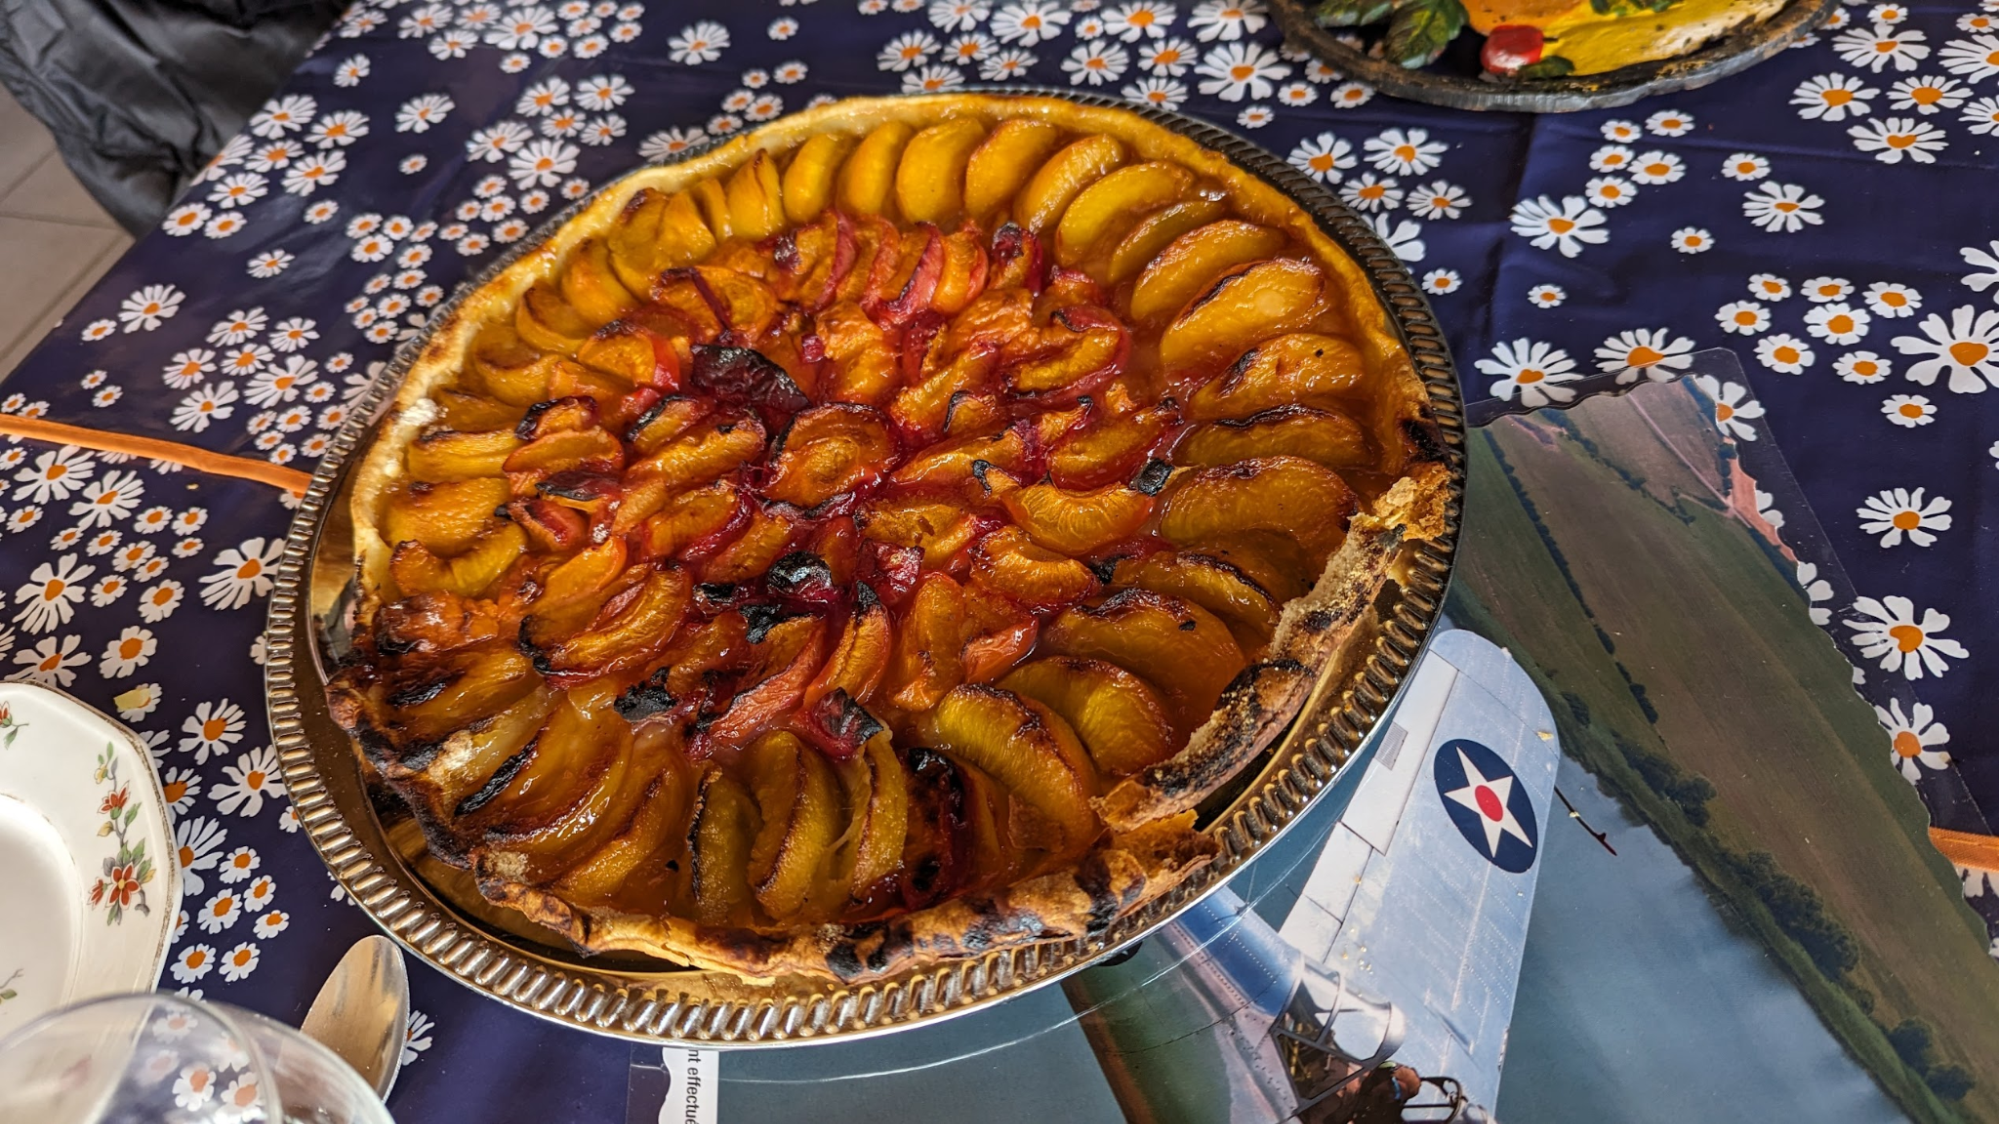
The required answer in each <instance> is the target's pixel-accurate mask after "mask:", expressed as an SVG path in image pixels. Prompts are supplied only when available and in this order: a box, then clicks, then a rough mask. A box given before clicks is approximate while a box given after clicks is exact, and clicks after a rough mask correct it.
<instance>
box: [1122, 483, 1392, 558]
mask: <svg viewBox="0 0 1999 1125" xmlns="http://www.w3.org/2000/svg"><path fill="white" fill-rule="evenodd" d="M1356 504H1357V499H1356V497H1355V496H1354V491H1353V489H1351V488H1348V487H1347V484H1346V482H1345V481H1343V480H1341V479H1340V477H1339V475H1338V474H1337V473H1334V472H1333V471H1332V470H1331V469H1328V468H1326V467H1325V466H1324V465H1320V464H1316V463H1314V462H1311V461H1307V460H1305V459H1303V458H1301V457H1283V456H1279V457H1258V458H1253V459H1251V460H1248V461H1238V462H1236V463H1235V464H1233V465H1228V466H1225V467H1222V468H1216V469H1199V470H1196V471H1194V472H1191V473H1187V474H1185V475H1184V476H1182V477H1180V478H1178V479H1176V480H1175V481H1174V483H1173V485H1172V486H1171V487H1170V488H1169V489H1168V490H1167V494H1166V500H1165V504H1164V505H1162V507H1161V508H1160V514H1159V534H1161V535H1163V536H1165V537H1166V538H1167V539H1170V540H1172V541H1173V542H1175V543H1190V542H1194V541H1197V540H1217V539H1219V540H1222V541H1224V542H1226V541H1227V540H1228V538H1229V536H1231V535H1234V534H1236V533H1239V532H1244V531H1274V532H1277V533H1279V534H1281V535H1284V536H1287V537H1289V538H1290V539H1292V540H1294V541H1295V542H1297V544H1298V545H1299V546H1300V547H1302V548H1304V550H1305V553H1306V555H1307V556H1309V558H1310V560H1311V562H1312V565H1313V566H1315V567H1321V566H1324V565H1325V562H1326V559H1327V558H1328V557H1329V556H1331V555H1332V553H1333V551H1334V550H1336V549H1337V548H1338V547H1339V545H1340V541H1341V540H1343V539H1345V538H1346V529H1347V523H1348V522H1349V521H1350V520H1352V518H1353V513H1354V509H1355V507H1356ZM1315 573H1316V571H1315Z"/></svg>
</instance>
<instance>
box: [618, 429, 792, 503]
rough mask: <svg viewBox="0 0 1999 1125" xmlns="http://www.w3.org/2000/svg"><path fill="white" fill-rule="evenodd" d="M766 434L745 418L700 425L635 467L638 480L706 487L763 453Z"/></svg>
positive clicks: (676, 486) (633, 472)
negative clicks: (647, 477) (639, 477)
mask: <svg viewBox="0 0 1999 1125" xmlns="http://www.w3.org/2000/svg"><path fill="white" fill-rule="evenodd" d="M763 448H764V431H763V427H762V426H761V425H759V424H758V423H757V420H756V419H754V418H751V417H747V416H744V415H734V416H729V417H724V418H719V419H716V420H715V421H712V422H708V423H706V424H704V425H699V426H696V427H694V428H693V429H692V430H689V431H688V432H687V433H684V434H682V435H681V436H679V437H677V438H674V439H673V440H672V441H669V442H667V443H666V444H665V445H663V446H661V447H660V448H659V450H658V452H655V453H653V454H652V455H651V456H648V457H645V458H643V459H641V460H639V461H638V462H636V463H634V464H633V465H632V468H631V471H632V474H633V475H635V476H645V475H650V476H656V477H658V478H660V479H661V480H662V481H664V482H665V483H666V485H667V487H669V488H686V487H690V486H692V485H697V484H706V483H708V482H709V481H711V480H714V479H715V478H716V477H719V476H721V475H722V474H723V473H727V472H733V471H734V470H736V469H739V468H741V467H742V466H743V465H744V464H745V463H746V462H749V461H753V460H755V459H756V458H757V457H758V456H760V455H761V454H762V453H763Z"/></svg>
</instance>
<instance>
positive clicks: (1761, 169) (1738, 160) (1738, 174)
mask: <svg viewBox="0 0 1999 1125" xmlns="http://www.w3.org/2000/svg"><path fill="white" fill-rule="evenodd" d="M1721 174H1722V175H1724V176H1727V177H1728V178H1729V179H1731V180H1744V181H1751V180H1760V179H1762V178H1763V177H1765V176H1767V175H1769V174H1770V162H1769V161H1768V160H1766V159H1764V158H1763V157H1761V156H1758V155H1756V154H1755V153H1753V152H1737V153H1732V154H1730V155H1729V157H1728V159H1726V160H1724V161H1722V162H1721Z"/></svg>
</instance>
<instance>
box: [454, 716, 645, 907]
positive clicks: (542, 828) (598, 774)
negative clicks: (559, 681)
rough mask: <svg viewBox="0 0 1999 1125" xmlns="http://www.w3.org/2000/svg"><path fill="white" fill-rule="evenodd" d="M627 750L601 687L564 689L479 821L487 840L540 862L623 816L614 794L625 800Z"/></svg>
mask: <svg viewBox="0 0 1999 1125" xmlns="http://www.w3.org/2000/svg"><path fill="white" fill-rule="evenodd" d="M631 749H632V728H631V727H630V726H628V725H627V724H626V723H625V721H624V720H623V719H621V718H619V717H618V713H617V711H616V710H614V709H613V708H612V706H611V695H610V692H609V689H608V686H607V685H591V686H590V687H588V688H585V689H581V690H577V691H572V692H570V693H569V694H568V697H567V698H566V699H565V700H564V701H563V703H562V704H561V705H559V706H558V707H556V709H555V712H554V713H553V714H551V715H550V716H549V719H548V724H547V725H546V726H544V727H542V728H541V733H540V734H539V735H536V736H535V740H534V746H533V749H532V750H531V751H530V752H529V754H528V760H527V763H526V765H524V766H523V767H522V768H521V770H520V772H519V773H517V774H515V776H514V779H513V781H512V782H511V783H510V784H509V785H508V786H507V788H506V790H505V791H504V792H502V793H501V794H500V795H499V796H498V797H496V798H495V799H494V800H493V802H492V803H491V804H490V805H488V806H487V807H486V809H485V810H484V811H483V813H482V814H481V815H480V816H479V817H478V823H480V824H481V825H483V827H484V834H485V836H486V839H487V841H488V842H490V843H495V844H504V846H505V848H506V850H508V851H511V852H516V853H524V854H526V855H527V856H528V857H529V858H530V859H532V860H539V861H541V863H543V864H546V863H549V862H553V861H558V857H559V856H560V855H561V853H562V852H564V851H565V850H568V849H570V848H572V847H575V846H578V845H582V844H585V843H587V842H588V840H589V837H590V836H591V835H592V833H593V831H594V830H595V829H597V828H598V827H599V826H600V825H601V823H602V822H603V821H606V820H613V819H622V817H618V816H616V815H615V814H614V812H613V809H614V807H615V806H616V805H618V804H619V803H620V801H619V798H620V796H623V797H625V799H626V800H625V803H627V804H629V803H630V797H631V796H632V795H633V794H632V791H631V790H630V789H628V788H627V787H626V786H625V785H624V781H625V778H626V775H627V772H628V770H629V767H630V765H631ZM627 814H629V810H627ZM571 858H572V859H573V858H575V857H574V856H572V857H571ZM551 874H553V872H551V871H547V870H546V869H544V870H541V871H535V872H533V874H532V876H531V877H536V878H546V877H548V876H549V875H551Z"/></svg>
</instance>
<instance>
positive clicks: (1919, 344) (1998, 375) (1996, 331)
mask: <svg viewBox="0 0 1999 1125" xmlns="http://www.w3.org/2000/svg"><path fill="white" fill-rule="evenodd" d="M1917 327H1918V329H1919V330H1920V331H1921V332H1922V333H1923V334H1922V335H1921V336H1897V337H1895V338H1894V340H1892V341H1891V343H1893V344H1894V345H1895V350H1896V351H1899V352H1901V353H1902V354H1903V355H1914V356H1926V357H1927V358H1925V359H1923V360H1921V361H1920V362H1917V363H1914V364H1911V365H1910V366H1909V369H1908V370H1907V371H1906V372H1904V374H1905V375H1906V376H1907V377H1908V379H1909V381H1910V382H1913V383H1920V384H1922V385H1923V386H1926V387H1927V386H1929V385H1931V384H1933V383H1935V382H1936V380H1937V376H1939V375H1942V374H1946V373H1948V374H1949V375H1950V382H1949V383H1948V384H1947V386H1949V388H1950V389H1951V390H1952V391H1955V392H1956V393H1958V394H1976V393H1978V392H1980V391H1983V390H1985V388H1986V386H1987V385H1988V384H1990V385H1991V386H1995V387H1999V354H1995V349H1999V311H1995V310H1990V309H1988V310H1986V311H1984V312H1980V311H1978V310H1977V309H1975V308H1973V307H1972V306H1970V305H1961V306H1959V307H1958V308H1955V309H1952V310H1951V314H1950V320H1949V322H1948V323H1946V322H1945V320H1944V318H1943V317H1941V316H1938V315H1936V314H1935V313H1932V314H1930V315H1929V316H1927V317H1925V318H1923V322H1922V323H1921V324H1920V325H1918V326H1917Z"/></svg>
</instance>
